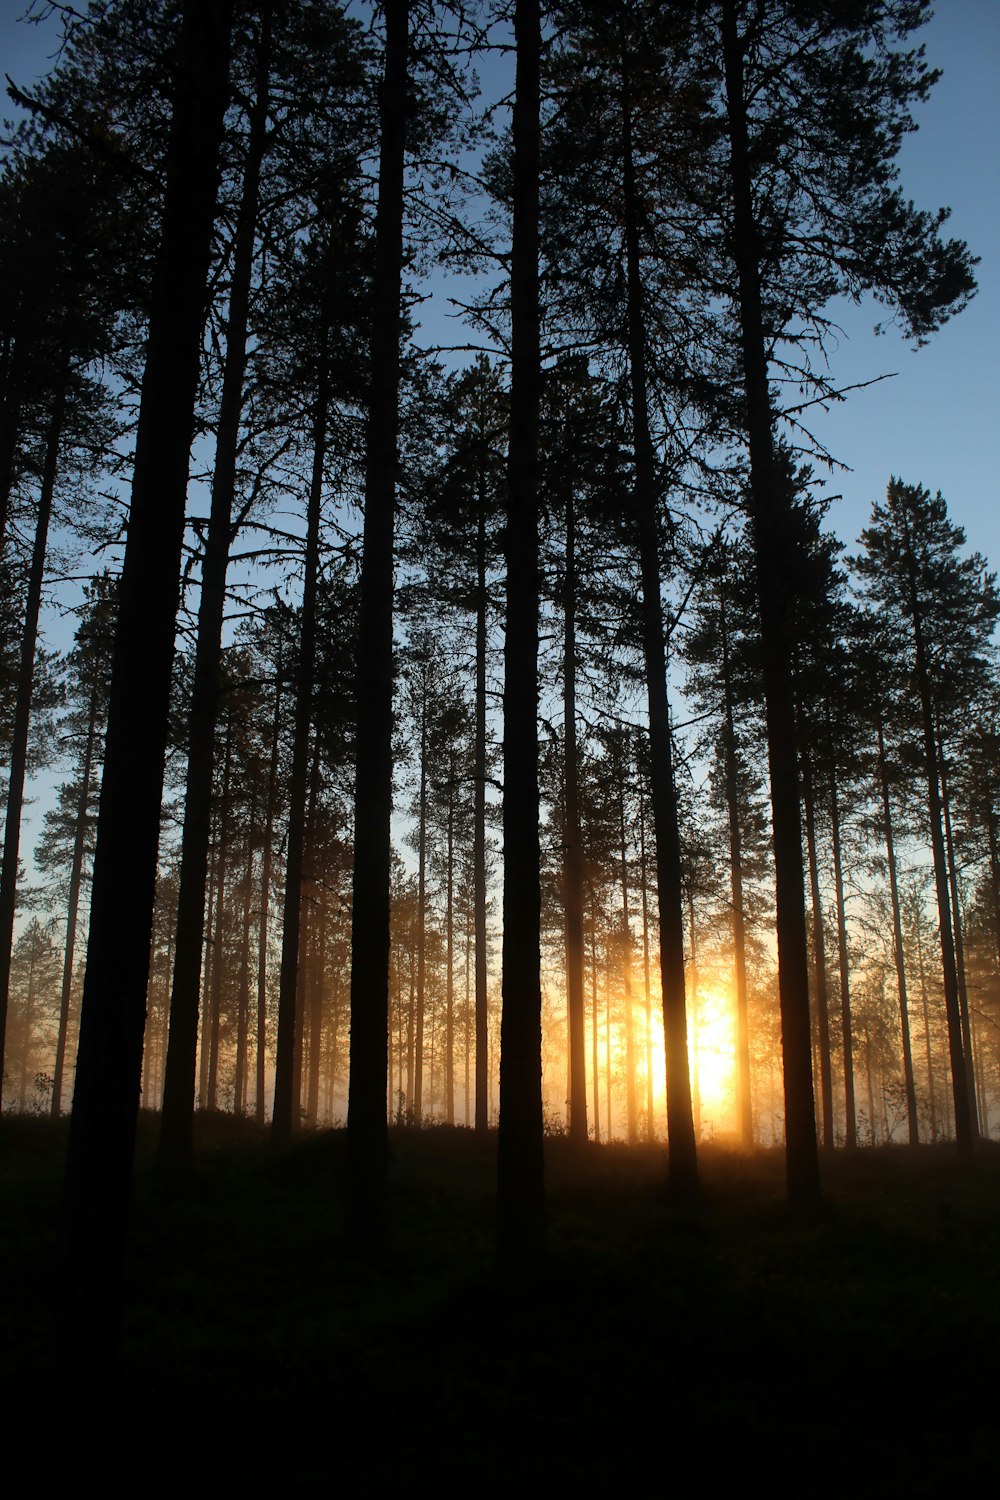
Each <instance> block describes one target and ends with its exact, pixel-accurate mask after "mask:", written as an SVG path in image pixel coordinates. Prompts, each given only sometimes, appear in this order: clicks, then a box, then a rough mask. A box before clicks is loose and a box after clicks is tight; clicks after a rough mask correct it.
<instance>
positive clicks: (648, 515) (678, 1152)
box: [621, 53, 698, 1198]
mask: <svg viewBox="0 0 1000 1500" xmlns="http://www.w3.org/2000/svg"><path fill="white" fill-rule="evenodd" d="M621 65H622V123H623V131H624V136H623V163H622V165H623V189H624V200H623V206H624V211H625V254H626V279H627V298H628V359H629V382H630V394H631V397H632V444H633V449H634V462H635V483H634V490H633V495H632V503H633V510H634V517H635V524H636V531H637V538H638V545H639V572H640V579H641V586H642V616H641V631H642V651H643V663H644V667H645V678H646V700H647V710H648V714H649V750H650V780H651V790H652V803H653V833H654V837H655V841H656V893H657V899H658V904H659V914H660V975H661V980H662V990H663V1030H664V1042H665V1047H666V1065H667V1066H666V1072H667V1142H668V1150H669V1169H668V1170H669V1182H670V1190H671V1192H672V1193H673V1194H674V1195H675V1196H677V1197H680V1198H690V1197H692V1196H694V1195H695V1194H696V1193H697V1191H698V1150H697V1144H696V1136H695V1129H694V1116H693V1113H692V1106H691V1076H690V1071H689V1066H688V1039H687V1011H686V1007H685V998H684V905H683V902H684V896H683V883H682V877H681V846H680V831H679V828H678V824H677V794H676V789H675V786H674V771H673V751H672V746H671V742H670V711H669V706H668V700H667V662H666V649H665V646H664V641H665V632H664V620H663V603H662V600H661V597H660V546H659V535H658V532H659V526H658V515H657V511H658V503H657V501H658V497H657V485H656V460H655V454H654V451H653V441H652V437H651V434H650V426H649V403H648V396H647V380H646V330H645V316H644V312H643V305H642V300H643V299H642V272H641V268H640V263H639V262H640V248H639V206H638V202H637V189H636V180H635V163H634V159H633V152H632V104H631V96H630V92H629V66H628V59H627V57H626V56H625V55H624V53H623V55H622V59H621Z"/></svg>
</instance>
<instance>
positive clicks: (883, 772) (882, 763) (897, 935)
mask: <svg viewBox="0 0 1000 1500" xmlns="http://www.w3.org/2000/svg"><path fill="white" fill-rule="evenodd" d="M876 712H877V714H878V723H877V728H878V775H879V786H880V789H881V792H882V829H883V834H884V837H885V854H886V860H887V862H888V866H889V896H890V899H891V901H892V952H893V958H894V959H895V963H896V983H897V986H898V990H899V1025H900V1036H901V1038H902V1045H903V1080H904V1083H905V1085H906V1123H907V1129H908V1131H909V1140H910V1145H911V1146H917V1145H919V1143H920V1124H919V1121H918V1118H917V1089H916V1083H915V1082H914V1077H913V1052H912V1049H911V1046H910V1015H909V1010H908V1008H907V1003H906V954H905V951H904V948H903V921H902V916H901V913H900V906H899V881H898V879H897V873H896V845H895V839H894V838H893V831H892V802H891V800H890V797H889V771H888V767H887V765H886V758H885V737H884V735H883V731H882V711H881V708H880V707H879V706H876Z"/></svg>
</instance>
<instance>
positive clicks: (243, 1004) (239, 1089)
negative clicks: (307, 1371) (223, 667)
mask: <svg viewBox="0 0 1000 1500" xmlns="http://www.w3.org/2000/svg"><path fill="white" fill-rule="evenodd" d="M256 814H257V803H256V800H255V799H254V798H251V801H250V826H249V828H248V830H247V867H246V873H245V875H244V877H243V913H242V918H241V921H240V927H241V929H242V931H241V936H240V977H239V985H238V988H237V992H236V1068H235V1073H234V1081H233V1114H234V1115H235V1117H236V1118H237V1119H238V1120H239V1119H242V1117H243V1115H244V1113H245V1111H246V1081H247V1042H248V1039H249V1032H250V913H251V897H252V894H253V846H254V835H255V833H256V826H255V825H256Z"/></svg>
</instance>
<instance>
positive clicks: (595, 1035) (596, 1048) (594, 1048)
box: [590, 887, 601, 1146]
mask: <svg viewBox="0 0 1000 1500" xmlns="http://www.w3.org/2000/svg"><path fill="white" fill-rule="evenodd" d="M590 911H591V918H590V1051H591V1058H590V1065H591V1070H592V1072H593V1077H594V1144H595V1146H596V1145H600V1141H601V1077H600V1067H601V1053H600V1034H599V1033H600V1025H599V1022H600V1013H599V1008H598V1003H597V908H596V905H595V902H594V891H593V887H591V891H590Z"/></svg>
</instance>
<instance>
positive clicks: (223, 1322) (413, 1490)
mask: <svg viewBox="0 0 1000 1500" xmlns="http://www.w3.org/2000/svg"><path fill="white" fill-rule="evenodd" d="M154 1133H155V1123H154V1122H153V1121H152V1120H144V1121H143V1126H142V1141H141V1148H140V1160H139V1169H138V1184H137V1198H136V1205H135V1213H134V1233H133V1246H132V1257H131V1265H130V1271H129V1307H128V1313H127V1320H126V1338H125V1347H124V1352H123V1356H122V1361H121V1367H120V1370H119V1372H118V1374H117V1376H116V1377H114V1378H113V1379H111V1380H108V1379H105V1378H102V1377H99V1376H97V1375H96V1374H95V1378H94V1381H93V1382H89V1381H88V1380H87V1378H86V1373H84V1375H83V1377H82V1378H81V1379H80V1380H73V1381H69V1380H67V1379H66V1378H64V1377H63V1376H62V1375H61V1374H60V1371H59V1370H58V1368H57V1367H56V1366H55V1365H54V1362H53V1354H52V1350H53V1346H54V1328H55V1307H56V1297H57V1285H56V1270H55V1260H54V1255H53V1223H54V1205H55V1199H56V1191H57V1187H58V1182H59V1175H60V1172H61V1166H62V1151H63V1147H64V1143H65V1126H62V1127H53V1126H51V1125H50V1124H48V1123H47V1122H42V1121H31V1120H8V1119H5V1120H4V1121H3V1122H2V1131H0V1173H2V1207H3V1220H4V1229H3V1236H2V1248H0V1271H2V1276H3V1282H2V1285H3V1304H2V1314H0V1328H2V1338H3V1346H4V1347H3V1376H2V1390H0V1396H2V1400H3V1414H4V1417H5V1419H6V1420H5V1424H4V1425H5V1426H6V1427H7V1431H8V1438H7V1440H6V1441H5V1442H4V1444H3V1458H2V1472H3V1473H4V1474H5V1475H6V1477H7V1479H8V1480H10V1479H12V1478H15V1477H16V1476H21V1477H22V1483H21V1484H19V1485H18V1487H17V1489H15V1490H8V1493H25V1494H27V1493H34V1494H39V1495H50V1494H68V1493H70V1492H71V1491H70V1489H69V1488H68V1486H69V1485H72V1484H74V1481H76V1482H78V1483H82V1482H83V1481H84V1479H86V1480H88V1481H89V1482H90V1483H95V1482H96V1484H97V1485H98V1487H99V1488H98V1491H97V1492H98V1493H99V1494H108V1495H117V1494H124V1493H126V1492H127V1493H129V1494H135V1495H137V1496H145V1495H159V1494H175V1495H180V1494H187V1495H194V1496H202V1495H215V1494H224V1495H226V1496H243V1495H256V1494H264V1493H268V1494H275V1495H284V1494H286V1493H287V1494H295V1493H298V1492H299V1491H303V1490H305V1489H306V1488H307V1487H308V1488H309V1489H312V1488H313V1487H321V1488H322V1489H323V1490H328V1491H329V1492H330V1493H331V1494H336V1495H338V1496H339V1495H342V1494H344V1495H347V1494H349V1495H352V1496H353V1495H356V1494H357V1495H367V1494H379V1495H381V1494H385V1493H389V1494H392V1495H398V1496H401V1497H403V1496H408V1495H420V1496H422V1495H425V1494H432V1493H433V1494H440V1495H442V1496H450V1495H461V1494H468V1495H471V1496H474V1495H477V1494H487V1495H491V1494H496V1493H510V1492H512V1491H513V1492H514V1493H515V1494H516V1491H517V1490H518V1489H530V1490H531V1492H532V1494H534V1493H535V1492H538V1491H542V1490H544V1491H551V1492H553V1493H561V1492H565V1491H575V1492H577V1493H578V1494H580V1495H591V1494H597V1493H607V1494H609V1495H612V1494H617V1493H619V1492H621V1491H623V1490H624V1491H626V1492H627V1491H628V1490H629V1489H632V1488H637V1489H639V1488H641V1489H643V1490H645V1489H654V1490H656V1491H660V1492H663V1493H668V1492H669V1493H673V1494H676V1495H684V1496H688V1495H700V1494H706V1495H715V1494H718V1493H721V1492H726V1493H730V1492H732V1493H734V1494H739V1493H742V1492H744V1491H745V1492H746V1493H748V1494H749V1493H751V1492H753V1491H756V1490H758V1489H760V1488H761V1487H763V1488H764V1490H765V1493H768V1494H775V1493H781V1494H784V1493H790V1494H797V1495H802V1496H810V1495H820V1494H828V1493H833V1492H835V1491H839V1492H844V1491H846V1492H847V1493H849V1494H853V1495H869V1494H876V1493H878V1494H882V1493H888V1494H899V1495H923V1494H931V1493H937V1494H941V1495H954V1494H956V1493H960V1492H961V1491H962V1490H963V1489H964V1487H965V1486H966V1485H969V1486H973V1485H974V1486H975V1493H976V1494H978V1495H982V1494H989V1493H997V1491H996V1490H995V1489H994V1485H995V1484H996V1482H997V1476H998V1474H1000V1468H998V1467H997V1462H998V1458H1000V1444H998V1441H997V1431H998V1426H1000V1151H998V1150H996V1149H993V1150H991V1151H988V1152H987V1153H985V1154H984V1156H983V1157H982V1159H981V1160H980V1161H978V1162H977V1163H976V1164H975V1165H974V1166H973V1167H970V1168H962V1167H960V1166H959V1164H958V1162H957V1161H956V1159H955V1157H954V1155H953V1153H952V1152H951V1151H950V1150H949V1149H947V1148H944V1147H936V1148H924V1149H922V1150H921V1151H919V1152H917V1153H916V1154H915V1155H911V1154H910V1153H908V1152H905V1151H903V1150H882V1151H875V1152H872V1151H859V1152H858V1153H857V1154H856V1155H855V1156H854V1157H853V1159H848V1158H846V1157H845V1156H844V1155H843V1153H838V1154H837V1156H836V1157H835V1158H834V1159H833V1160H832V1161H830V1162H829V1163H827V1164H826V1167H825V1185H826V1191H827V1195H828V1207H827V1209H826V1211H825V1212H824V1214H823V1215H822V1216H821V1217H820V1218H818V1219H817V1220H816V1221H814V1222H809V1223H803V1222H798V1221H796V1220H794V1219H791V1218H790V1217H789V1215H788V1213H787V1212H786V1210H785V1208H784V1206H783V1202H782V1189H783V1162H782V1159H781V1156H780V1154H778V1153H773V1152H761V1153H758V1154H757V1155H755V1156H754V1157H752V1158H747V1157H742V1156H737V1155H735V1154H731V1153H728V1152H726V1151H724V1150H722V1149H721V1148H714V1149H713V1148H706V1149H705V1150H704V1151H703V1154H702V1161H703V1171H704V1178H705V1183H706V1193H705V1202H704V1205H703V1207H702V1208H701V1209H700V1211H698V1212H697V1213H693V1214H692V1213H687V1214H676V1213H672V1212H671V1211H670V1210H669V1208H668V1207H667V1204H666V1202H665V1198H664V1193H663V1179H664V1167H665V1160H664V1156H663V1153H662V1152H660V1151H653V1150H648V1149H642V1148H640V1149H635V1150H630V1149H628V1148H626V1147H624V1146H614V1147H602V1148H598V1149H591V1150H590V1151H588V1152H587V1153H586V1154H585V1155H583V1156H578V1155H574V1154H573V1153H572V1152H571V1151H570V1150H569V1148H568V1146H567V1143H566V1142H565V1141H562V1140H559V1139H553V1140H551V1141H550V1142H549V1143H548V1149H547V1158H546V1167H547V1177H548V1192H549V1206H550V1226H551V1229H550V1247H551V1248H550V1255H549V1261H548V1266H547V1268H546V1270H545V1272H544V1273H543V1275H542V1277H541V1279H540V1280H539V1281H538V1282H537V1283H536V1284H535V1285H533V1286H530V1287H525V1288H521V1289H519V1290H515V1291H504V1290H503V1289H502V1288H501V1287H500V1286H499V1284H498V1283H497V1281H496V1279H495V1276H494V1273H493V1267H492V1248H493V1171H494V1150H495V1141H494V1140H492V1139H491V1140H488V1141H486V1142H477V1141H476V1140H475V1139H474V1138H473V1137H472V1136H471V1135H469V1134H467V1133H466V1132H464V1131H451V1130H446V1129H432V1130H426V1131H423V1132H419V1131H395V1132H393V1137H392V1148H393V1157H394V1160H393V1167H392V1178H393V1181H392V1221H393V1243H392V1248H391V1252H390V1254H389V1256H388V1258H387V1260H386V1262H385V1263H384V1264H382V1265H379V1266H373V1265H365V1264H359V1263H358V1262H357V1261H355V1260H352V1259H351V1258H349V1257H348V1256H347V1255H346V1253H345V1252H344V1249H343V1246H342V1244H341V1206H340V1192H341V1167H342V1156H343V1139H342V1136H341V1135H340V1134H339V1133H336V1132H333V1133H326V1134H322V1135H316V1136H311V1137H308V1138H305V1139H303V1140H302V1141H301V1143H300V1144H298V1145H297V1146H296V1147H295V1149H293V1150H292V1151H290V1152H289V1153H287V1154H286V1155H284V1156H280V1157H273V1156H272V1155H271V1154H270V1153H269V1151H268V1150H267V1148H266V1146H265V1145H264V1144H263V1143H262V1142H261V1141H260V1140H259V1139H258V1138H257V1137H256V1135H255V1134H254V1133H253V1132H252V1130H250V1129H249V1128H237V1127H235V1126H234V1125H233V1123H232V1122H227V1121H224V1120H218V1121H211V1120H206V1121H202V1122H201V1126H200V1145H199V1165H198V1174H197V1179H196V1181H195V1183H194V1184H193V1186H192V1187H191V1189H190V1191H189V1192H188V1193H186V1194H184V1195H182V1196H179V1197H178V1196H174V1197H172V1198H170V1199H166V1198H163V1197H162V1196H160V1195H158V1194H157V1192H156V1191H155V1189H154V1186H153V1183H152V1179H151V1176H150V1173H149V1165H148V1164H149V1156H150V1149H151V1146H152V1143H153V1140H154ZM60 1470H61V1471H62V1472H61V1474H60V1475H59V1477H58V1478H57V1477H56V1476H57V1474H59V1471H60ZM736 1486H738V1487H739V1488H738V1489H736Z"/></svg>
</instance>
